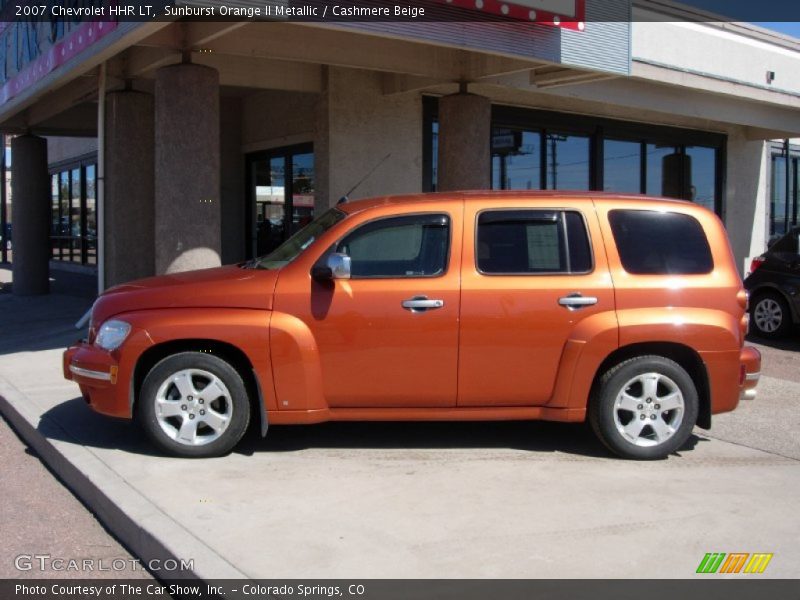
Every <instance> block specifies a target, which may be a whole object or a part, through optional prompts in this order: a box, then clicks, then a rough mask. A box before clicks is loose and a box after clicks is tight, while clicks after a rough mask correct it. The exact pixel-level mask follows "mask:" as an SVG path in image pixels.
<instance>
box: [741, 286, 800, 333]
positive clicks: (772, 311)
mask: <svg viewBox="0 0 800 600" xmlns="http://www.w3.org/2000/svg"><path fill="white" fill-rule="evenodd" d="M791 320H792V319H791V315H790V314H789V305H788V304H786V300H784V299H783V298H782V297H781V296H780V294H778V293H776V292H764V293H762V294H759V295H758V297H757V298H756V299H755V300H754V301H753V304H752V308H751V309H750V323H751V324H752V325H753V329H754V333H756V334H758V335H760V336H761V337H765V338H769V339H776V338H780V337H783V336H784V335H786V333H787V332H788V331H789V329H790V328H791V326H792V323H791Z"/></svg>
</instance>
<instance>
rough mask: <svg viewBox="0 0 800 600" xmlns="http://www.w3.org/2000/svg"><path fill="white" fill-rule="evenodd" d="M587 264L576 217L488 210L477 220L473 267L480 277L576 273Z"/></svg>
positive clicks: (586, 250)
mask: <svg viewBox="0 0 800 600" xmlns="http://www.w3.org/2000/svg"><path fill="white" fill-rule="evenodd" d="M591 264H592V259H591V250H590V249H589V239H588V237H587V234H586V226H585V225H584V223H583V219H582V218H581V216H580V215H579V214H578V213H575V212H571V211H568V212H562V211H546V210H530V209H523V210H491V211H486V212H482V213H481V214H480V216H479V217H478V238H477V266H478V269H479V270H480V271H481V272H483V273H493V274H531V273H569V272H573V273H575V272H578V273H580V272H586V271H589V270H590V269H591Z"/></svg>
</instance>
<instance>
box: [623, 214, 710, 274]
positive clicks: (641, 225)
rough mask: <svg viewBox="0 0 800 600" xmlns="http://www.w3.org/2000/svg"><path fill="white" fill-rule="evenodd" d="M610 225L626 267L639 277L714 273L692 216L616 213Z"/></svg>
mask: <svg viewBox="0 0 800 600" xmlns="http://www.w3.org/2000/svg"><path fill="white" fill-rule="evenodd" d="M609 223H610V224H611V231H612V232H613V234H614V241H615V243H616V244H617V251H618V252H619V257H620V260H621V261H622V267H623V268H624V269H625V270H626V271H627V272H628V273H632V274H635V275H700V274H703V273H710V272H711V271H712V270H713V269H714V259H713V257H712V255H711V247H710V246H709V244H708V239H707V238H706V234H705V231H703V227H702V225H700V223H699V222H698V221H697V219H695V218H694V217H692V216H690V215H684V214H681V213H674V212H662V211H655V210H612V211H611V212H610V213H609Z"/></svg>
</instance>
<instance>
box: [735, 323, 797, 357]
mask: <svg viewBox="0 0 800 600" xmlns="http://www.w3.org/2000/svg"><path fill="white" fill-rule="evenodd" d="M746 339H747V341H748V342H750V343H751V344H759V345H761V346H768V347H769V348H775V349H776V350H789V351H791V352H800V327H795V329H794V330H793V331H792V332H791V333H790V334H789V335H788V336H786V337H783V338H779V339H777V340H770V339H767V338H763V337H759V336H758V335H756V334H754V333H749V334H747V338H746Z"/></svg>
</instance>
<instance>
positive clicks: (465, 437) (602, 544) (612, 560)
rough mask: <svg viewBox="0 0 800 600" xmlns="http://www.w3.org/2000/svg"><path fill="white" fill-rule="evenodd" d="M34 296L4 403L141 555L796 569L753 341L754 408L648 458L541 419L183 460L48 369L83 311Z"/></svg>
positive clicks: (430, 564) (218, 562)
mask: <svg viewBox="0 0 800 600" xmlns="http://www.w3.org/2000/svg"><path fill="white" fill-rule="evenodd" d="M37 302H42V303H47V302H49V303H50V306H51V310H50V312H49V313H48V314H49V319H50V322H49V324H48V326H47V327H45V326H42V325H37V324H36V318H35V314H36V311H39V313H38V314H41V311H42V310H43V306H36V302H29V303H19V302H18V301H17V300H16V299H13V298H11V297H9V296H5V297H2V295H0V328H2V329H3V331H4V332H6V333H7V334H6V335H4V337H3V339H2V340H0V396H3V398H4V401H2V402H0V405H2V408H3V411H4V413H7V414H9V415H11V417H12V418H13V419H16V420H17V421H18V422H22V421H24V422H25V423H27V424H28V425H27V427H28V429H29V431H28V435H29V436H30V435H36V436H39V438H40V441H39V442H37V443H39V444H46V445H47V447H49V448H51V449H52V452H55V453H56V454H57V456H59V457H62V458H63V459H65V460H66V461H68V462H69V463H70V464H71V465H73V466H75V467H76V469H77V470H78V471H79V472H80V473H83V474H84V475H85V477H84V479H85V480H86V481H84V480H83V479H81V478H80V477H78V476H76V477H73V478H72V479H71V481H73V485H75V486H76V488H77V491H78V493H83V494H85V495H87V497H88V498H89V502H90V504H91V502H97V503H98V506H100V509H99V514H100V516H101V517H102V518H104V519H105V520H106V521H107V522H109V527H110V528H111V529H112V530H114V531H115V532H117V533H118V535H119V536H120V537H121V539H123V540H124V541H125V542H126V544H128V545H129V546H130V547H131V548H132V549H133V550H134V552H136V553H138V554H140V555H144V558H148V557H149V556H155V555H159V553H160V554H161V555H163V554H164V553H167V554H170V555H172V556H176V557H178V558H184V559H190V558H191V559H194V561H195V563H194V567H195V572H196V573H197V574H198V575H200V576H202V577H209V578H211V577H236V576H247V577H260V578H278V577H287V578H317V577H319V578H322V577H379V578H390V577H402V578H407V577H453V578H465V577H511V578H527V577H569V578H574V577H643V578H682V577H690V576H692V575H693V574H694V572H695V569H696V568H697V565H698V564H699V562H700V560H701V559H702V557H703V555H704V554H705V553H706V552H772V553H774V555H775V556H774V558H773V560H772V562H771V563H770V565H769V568H768V569H767V571H766V573H765V574H764V575H765V576H771V577H797V576H798V574H800V567H798V565H799V564H800V548H798V545H797V540H798V539H800V521H799V520H798V519H797V508H796V506H797V497H798V495H799V494H800V436H797V434H796V432H797V431H798V430H800V429H798V426H800V419H798V411H797V406H796V403H797V402H798V398H800V380H798V372H800V355H798V354H797V352H796V348H794V347H791V348H785V349H781V348H772V347H767V348H765V367H764V373H765V376H764V378H763V379H762V384H761V389H760V394H759V397H758V398H757V399H756V400H755V401H753V402H750V403H746V404H744V405H742V406H741V407H740V409H739V410H737V411H736V412H734V413H732V414H728V415H721V416H718V417H716V418H715V422H714V428H713V430H712V431H711V432H703V431H702V430H697V431H696V434H695V435H694V436H693V437H692V438H691V440H690V442H689V444H688V445H687V447H686V448H685V449H684V450H682V451H681V452H680V453H678V454H677V455H674V456H671V457H670V458H669V459H667V460H664V461H659V462H651V463H637V462H628V461H621V460H617V459H615V458H612V457H610V456H609V455H608V453H607V452H606V451H605V450H604V449H603V448H602V447H601V446H600V445H599V444H598V443H597V442H596V441H595V440H594V438H593V436H592V435H591V433H590V432H589V430H588V428H587V427H585V426H575V425H566V424H551V423H458V424H445V423H394V424H363V423H361V424H345V423H338V424H325V425H318V426H307V427H306V426H304V427H300V426H295V427H288V426H287V427H272V428H271V430H270V434H269V436H268V438H267V439H266V440H260V439H258V438H256V437H250V438H248V439H247V440H245V443H244V444H243V445H242V447H241V448H239V450H238V451H237V452H235V453H234V454H232V455H231V456H228V457H225V458H221V459H213V460H203V461H187V460H179V459H172V458H164V457H160V456H157V455H154V454H153V453H152V451H151V449H150V447H149V446H148V445H147V444H145V443H144V442H143V441H142V439H141V436H140V433H139V431H138V430H137V429H136V428H135V427H134V426H132V425H130V424H129V423H127V422H124V421H116V420H109V419H106V418H103V417H101V416H98V415H95V414H93V413H92V412H91V411H89V410H88V409H87V408H86V406H85V405H84V404H83V402H82V400H80V399H79V398H78V397H77V395H78V394H77V387H76V386H74V384H71V383H69V382H65V381H63V380H62V379H61V376H60V371H59V364H60V363H59V361H60V348H61V347H62V346H63V345H64V344H65V343H66V342H67V341H68V339H69V338H70V337H72V336H74V332H73V331H71V330H70V329H69V326H68V324H69V319H72V318H77V317H76V315H79V314H80V313H81V311H82V310H83V304H85V302H83V303H81V301H79V300H74V301H72V300H69V298H68V297H66V296H64V297H61V298H58V297H51V299H49V300H41V301H37ZM10 315H11V316H10ZM23 429H24V427H23ZM48 452H49V451H48ZM108 502H111V503H112V504H113V506H115V507H118V508H119V510H111V509H109V507H108ZM3 543H4V544H9V543H14V542H10V541H8V539H6V540H5V541H4V542H3Z"/></svg>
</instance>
